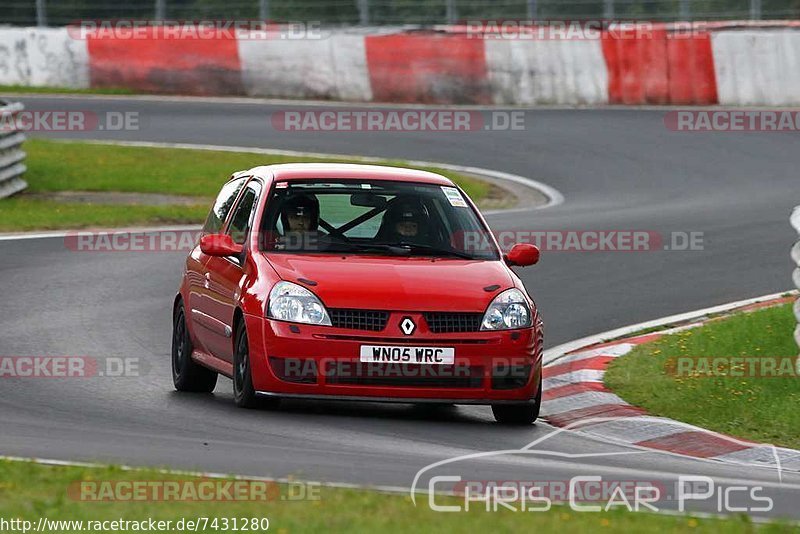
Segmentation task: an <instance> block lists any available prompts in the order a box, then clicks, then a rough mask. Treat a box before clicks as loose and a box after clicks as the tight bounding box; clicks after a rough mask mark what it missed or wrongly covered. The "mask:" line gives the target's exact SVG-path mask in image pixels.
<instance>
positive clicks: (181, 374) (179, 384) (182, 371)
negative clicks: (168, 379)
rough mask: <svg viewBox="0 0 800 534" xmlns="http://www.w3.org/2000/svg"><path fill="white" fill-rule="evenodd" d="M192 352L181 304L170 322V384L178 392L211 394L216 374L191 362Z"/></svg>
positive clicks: (214, 385) (215, 383) (215, 381)
mask: <svg viewBox="0 0 800 534" xmlns="http://www.w3.org/2000/svg"><path fill="white" fill-rule="evenodd" d="M192 350H193V347H192V339H191V337H190V336H189V330H188V328H186V312H185V311H184V308H183V303H181V304H180V305H179V306H178V309H177V310H176V311H175V317H174V319H173V322H172V383H173V384H174V385H175V389H176V390H178V391H187V392H192V393H211V392H212V391H214V388H215V387H216V385H217V373H215V372H214V371H212V370H210V369H206V368H205V367H203V366H202V365H200V364H198V363H197V362H195V361H194V360H192Z"/></svg>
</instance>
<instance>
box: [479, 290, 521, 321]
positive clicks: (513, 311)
mask: <svg viewBox="0 0 800 534" xmlns="http://www.w3.org/2000/svg"><path fill="white" fill-rule="evenodd" d="M531 324H532V323H531V308H530V306H528V300H527V299H526V298H525V295H523V294H522V291H520V290H519V289H507V290H505V291H503V292H502V293H500V294H499V295H497V296H496V297H495V298H494V300H493V301H492V303H491V304H489V308H487V310H486V313H485V314H484V316H483V322H482V323H481V330H512V329H515V328H527V327H529V326H531Z"/></svg>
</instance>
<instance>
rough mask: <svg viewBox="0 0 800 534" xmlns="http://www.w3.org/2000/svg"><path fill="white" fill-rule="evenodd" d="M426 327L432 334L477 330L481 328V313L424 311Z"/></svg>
mask: <svg viewBox="0 0 800 534" xmlns="http://www.w3.org/2000/svg"><path fill="white" fill-rule="evenodd" d="M422 315H423V316H424V317H425V322H426V323H428V329H429V330H430V331H431V332H433V333H434V334H453V333H456V332H477V331H479V330H480V329H481V321H482V320H483V314H482V313H457V312H425V313H423V314H422Z"/></svg>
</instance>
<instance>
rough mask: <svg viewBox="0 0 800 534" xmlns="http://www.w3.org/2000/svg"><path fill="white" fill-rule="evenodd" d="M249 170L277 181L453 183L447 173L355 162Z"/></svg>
mask: <svg viewBox="0 0 800 534" xmlns="http://www.w3.org/2000/svg"><path fill="white" fill-rule="evenodd" d="M248 172H250V173H252V174H253V175H257V176H264V177H267V176H270V175H272V176H274V179H275V180H276V181H291V180H307V179H329V178H334V179H336V178H339V179H355V180H359V179H362V180H394V181H400V182H419V183H428V184H437V185H453V182H451V181H450V180H449V179H447V178H445V177H444V176H442V175H439V174H436V173H432V172H428V171H421V170H416V169H406V168H403V167H385V166H382V165H359V164H352V163H283V164H280V165H264V166H261V167H255V168H253V169H250V171H248Z"/></svg>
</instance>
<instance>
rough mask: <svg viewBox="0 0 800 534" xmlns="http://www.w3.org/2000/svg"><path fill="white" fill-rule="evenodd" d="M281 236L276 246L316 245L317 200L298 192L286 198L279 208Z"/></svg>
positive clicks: (302, 247) (304, 247)
mask: <svg viewBox="0 0 800 534" xmlns="http://www.w3.org/2000/svg"><path fill="white" fill-rule="evenodd" d="M281 224H282V226H283V236H282V237H280V238H279V239H278V242H277V243H276V248H281V249H295V250H304V249H305V250H308V249H311V248H314V247H316V246H318V243H317V242H318V239H319V232H318V227H319V200H317V197H315V196H314V195H309V194H306V193H300V194H296V195H292V196H290V197H289V198H287V199H286V200H285V201H284V203H283V206H282V208H281Z"/></svg>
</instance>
